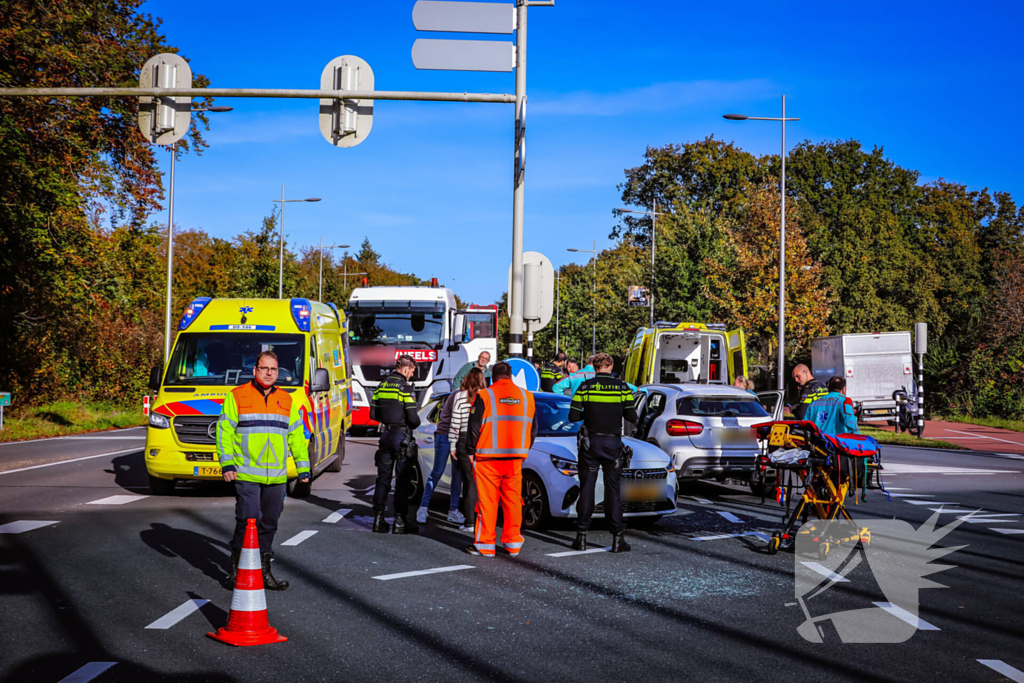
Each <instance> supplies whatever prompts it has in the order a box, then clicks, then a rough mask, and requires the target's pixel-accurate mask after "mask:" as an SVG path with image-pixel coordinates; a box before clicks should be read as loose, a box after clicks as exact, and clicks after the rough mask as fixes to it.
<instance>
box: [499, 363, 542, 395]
mask: <svg viewBox="0 0 1024 683" xmlns="http://www.w3.org/2000/svg"><path fill="white" fill-rule="evenodd" d="M504 362H505V363H508V364H509V365H511V366H512V381H513V382H515V383H516V385H517V386H519V387H521V388H523V389H526V390H527V391H540V373H539V372H537V368H535V367H533V363H531V362H530V361H528V360H526V359H525V358H508V359H506V360H505V361H504Z"/></svg>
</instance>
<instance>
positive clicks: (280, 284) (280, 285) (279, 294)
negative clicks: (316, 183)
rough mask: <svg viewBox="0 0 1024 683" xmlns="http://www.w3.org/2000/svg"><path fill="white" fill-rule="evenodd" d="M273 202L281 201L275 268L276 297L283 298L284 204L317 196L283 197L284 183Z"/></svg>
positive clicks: (305, 200)
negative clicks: (276, 263) (279, 231)
mask: <svg viewBox="0 0 1024 683" xmlns="http://www.w3.org/2000/svg"><path fill="white" fill-rule="evenodd" d="M274 201H275V202H281V239H280V255H279V257H278V259H279V265H278V270H277V298H278V299H283V298H284V205H285V204H287V203H289V202H318V201H320V198H319V197H310V198H308V199H285V198H284V185H282V186H281V198H280V199H275V200H274Z"/></svg>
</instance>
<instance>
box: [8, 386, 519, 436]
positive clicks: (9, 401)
mask: <svg viewBox="0 0 1024 683" xmlns="http://www.w3.org/2000/svg"><path fill="white" fill-rule="evenodd" d="M538 381H539V380H538ZM9 405H11V392H9V391H0V431H2V430H3V428H4V406H9Z"/></svg>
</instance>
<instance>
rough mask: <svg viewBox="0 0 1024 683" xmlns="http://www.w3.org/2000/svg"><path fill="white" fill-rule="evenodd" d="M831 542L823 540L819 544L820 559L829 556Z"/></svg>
mask: <svg viewBox="0 0 1024 683" xmlns="http://www.w3.org/2000/svg"><path fill="white" fill-rule="evenodd" d="M828 551H829V544H828V541H822V542H821V544H820V545H819V546H818V559H819V560H822V561H824V560H825V558H827V557H828Z"/></svg>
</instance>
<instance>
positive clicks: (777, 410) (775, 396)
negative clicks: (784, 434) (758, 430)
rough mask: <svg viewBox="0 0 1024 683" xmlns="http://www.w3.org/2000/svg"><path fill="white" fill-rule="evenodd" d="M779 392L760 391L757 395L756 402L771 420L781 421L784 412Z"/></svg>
mask: <svg viewBox="0 0 1024 683" xmlns="http://www.w3.org/2000/svg"><path fill="white" fill-rule="evenodd" d="M782 395H783V392H781V391H762V392H759V393H758V394H757V400H758V401H759V402H760V403H761V405H762V406H763V407H764V409H765V410H766V411H767V412H768V414H769V415H770V416H771V418H772V420H781V419H782V414H783V412H784V411H785V410H786V405H785V401H783V400H782Z"/></svg>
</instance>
